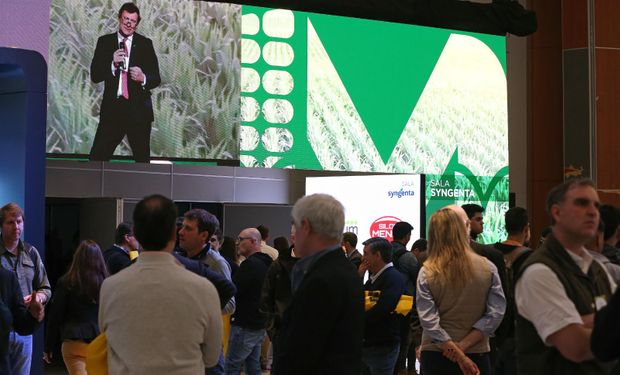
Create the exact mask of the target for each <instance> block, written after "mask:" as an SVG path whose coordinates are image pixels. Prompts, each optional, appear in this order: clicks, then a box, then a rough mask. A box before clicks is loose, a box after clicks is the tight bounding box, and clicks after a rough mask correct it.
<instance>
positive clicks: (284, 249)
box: [273, 237, 291, 256]
mask: <svg viewBox="0 0 620 375" xmlns="http://www.w3.org/2000/svg"><path fill="white" fill-rule="evenodd" d="M273 247H274V248H275V249H276V250H278V256H280V255H282V254H285V255H290V254H291V247H290V246H289V244H288V240H287V239H286V237H277V238H274V239H273Z"/></svg>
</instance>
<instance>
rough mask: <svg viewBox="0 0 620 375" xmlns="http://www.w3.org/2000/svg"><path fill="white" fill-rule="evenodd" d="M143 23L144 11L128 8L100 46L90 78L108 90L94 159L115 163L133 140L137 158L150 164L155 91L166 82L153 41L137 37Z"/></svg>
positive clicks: (130, 5) (93, 154)
mask: <svg viewBox="0 0 620 375" xmlns="http://www.w3.org/2000/svg"><path fill="white" fill-rule="evenodd" d="M139 24H140V9H138V7H137V6H136V5H135V4H133V3H125V4H123V5H122V6H121V8H120V10H119V11H118V31H117V32H115V33H112V34H108V35H104V36H102V37H100V38H99V40H98V41H97V48H96V49H95V55H94V56H93V61H92V62H91V64H90V76H91V79H92V81H93V82H94V83H100V82H104V83H105V89H104V92H103V100H102V102H101V110H100V117H99V126H98V127H97V133H96V134H95V140H94V141H93V146H92V148H91V150H90V157H89V159H90V160H95V161H109V160H110V159H111V158H112V154H113V153H114V150H115V149H116V146H118V144H119V143H120V142H121V141H122V140H123V137H125V136H127V140H128V141H129V145H130V147H131V150H132V151H133V157H134V159H135V160H136V161H137V162H142V163H148V162H149V158H150V154H151V151H150V150H151V148H150V137H151V124H152V123H153V103H152V102H151V89H153V88H155V87H157V86H159V84H160V83H161V78H160V76H159V63H158V61H157V56H156V54H155V50H154V49H153V42H152V41H151V39H149V38H147V37H144V36H142V35H140V34H138V33H136V30H137V28H138V25H139Z"/></svg>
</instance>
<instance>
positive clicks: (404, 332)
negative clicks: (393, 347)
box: [394, 314, 414, 375]
mask: <svg viewBox="0 0 620 375" xmlns="http://www.w3.org/2000/svg"><path fill="white" fill-rule="evenodd" d="M398 318H399V320H400V352H399V353H398V359H397V360H396V366H394V375H397V374H398V371H399V370H402V369H404V368H406V367H407V364H406V362H407V355H408V354H409V346H410V345H411V341H410V340H409V334H410V332H411V327H410V324H409V323H410V322H411V314H407V315H405V316H403V315H399V316H398ZM412 368H414V367H412Z"/></svg>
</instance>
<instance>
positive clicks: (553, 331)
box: [515, 179, 615, 375]
mask: <svg viewBox="0 0 620 375" xmlns="http://www.w3.org/2000/svg"><path fill="white" fill-rule="evenodd" d="M598 206H599V198H598V194H597V193H596V190H595V189H594V184H593V183H592V181H591V180H589V179H574V180H568V181H566V182H565V183H563V184H561V185H559V186H557V187H555V188H553V189H552V190H551V191H550V192H549V196H548V197H547V211H548V213H549V215H550V216H551V224H552V232H551V234H549V236H547V239H546V240H545V242H544V243H543V244H542V245H541V246H540V248H539V249H538V250H536V251H534V253H533V254H532V255H531V256H530V257H529V258H528V259H527V260H526V261H525V262H524V264H523V266H522V267H521V270H520V272H519V273H518V274H517V284H516V291H515V300H516V304H517V310H518V316H517V329H516V332H517V358H518V364H517V366H518V371H519V374H528V375H536V374H544V375H551V374H562V375H570V374H588V375H592V374H607V373H609V371H610V369H611V366H613V363H611V364H610V363H603V362H601V361H599V360H597V359H595V358H594V356H593V355H592V352H591V351H590V336H591V334H592V324H593V318H594V313H595V312H596V311H597V310H600V309H602V308H603V307H604V306H605V305H606V304H607V301H608V299H609V298H610V296H611V293H612V289H613V288H615V285H614V283H613V281H612V280H611V279H610V277H609V275H608V274H607V272H606V270H605V268H604V267H603V266H602V265H601V264H600V263H598V262H597V261H594V260H593V259H592V256H591V255H590V254H589V253H588V252H587V251H586V250H585V247H584V245H585V244H586V243H587V242H588V241H590V240H591V239H592V237H594V235H595V234H596V231H597V228H598V223H599V211H598Z"/></svg>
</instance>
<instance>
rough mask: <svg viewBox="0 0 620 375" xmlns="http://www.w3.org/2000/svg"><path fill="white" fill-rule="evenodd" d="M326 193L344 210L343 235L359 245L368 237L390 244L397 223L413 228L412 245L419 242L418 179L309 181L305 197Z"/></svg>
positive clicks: (380, 177) (377, 177) (379, 177)
mask: <svg viewBox="0 0 620 375" xmlns="http://www.w3.org/2000/svg"><path fill="white" fill-rule="evenodd" d="M314 193H325V194H330V195H332V196H334V197H335V198H336V199H338V200H339V201H340V202H341V203H342V205H343V206H344V208H345V228H344V231H345V232H353V233H355V234H357V237H358V240H359V242H360V243H361V242H363V241H366V240H367V239H369V238H371V237H385V238H387V239H388V240H389V241H392V227H393V226H394V224H396V223H397V222H399V221H406V222H408V223H409V224H411V225H412V226H413V231H412V232H411V242H410V243H409V245H410V244H411V243H413V241H415V240H417V239H418V238H420V219H421V217H422V213H421V210H420V200H421V194H422V186H421V178H420V175H410V174H402V175H375V176H342V177H308V178H306V194H314Z"/></svg>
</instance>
